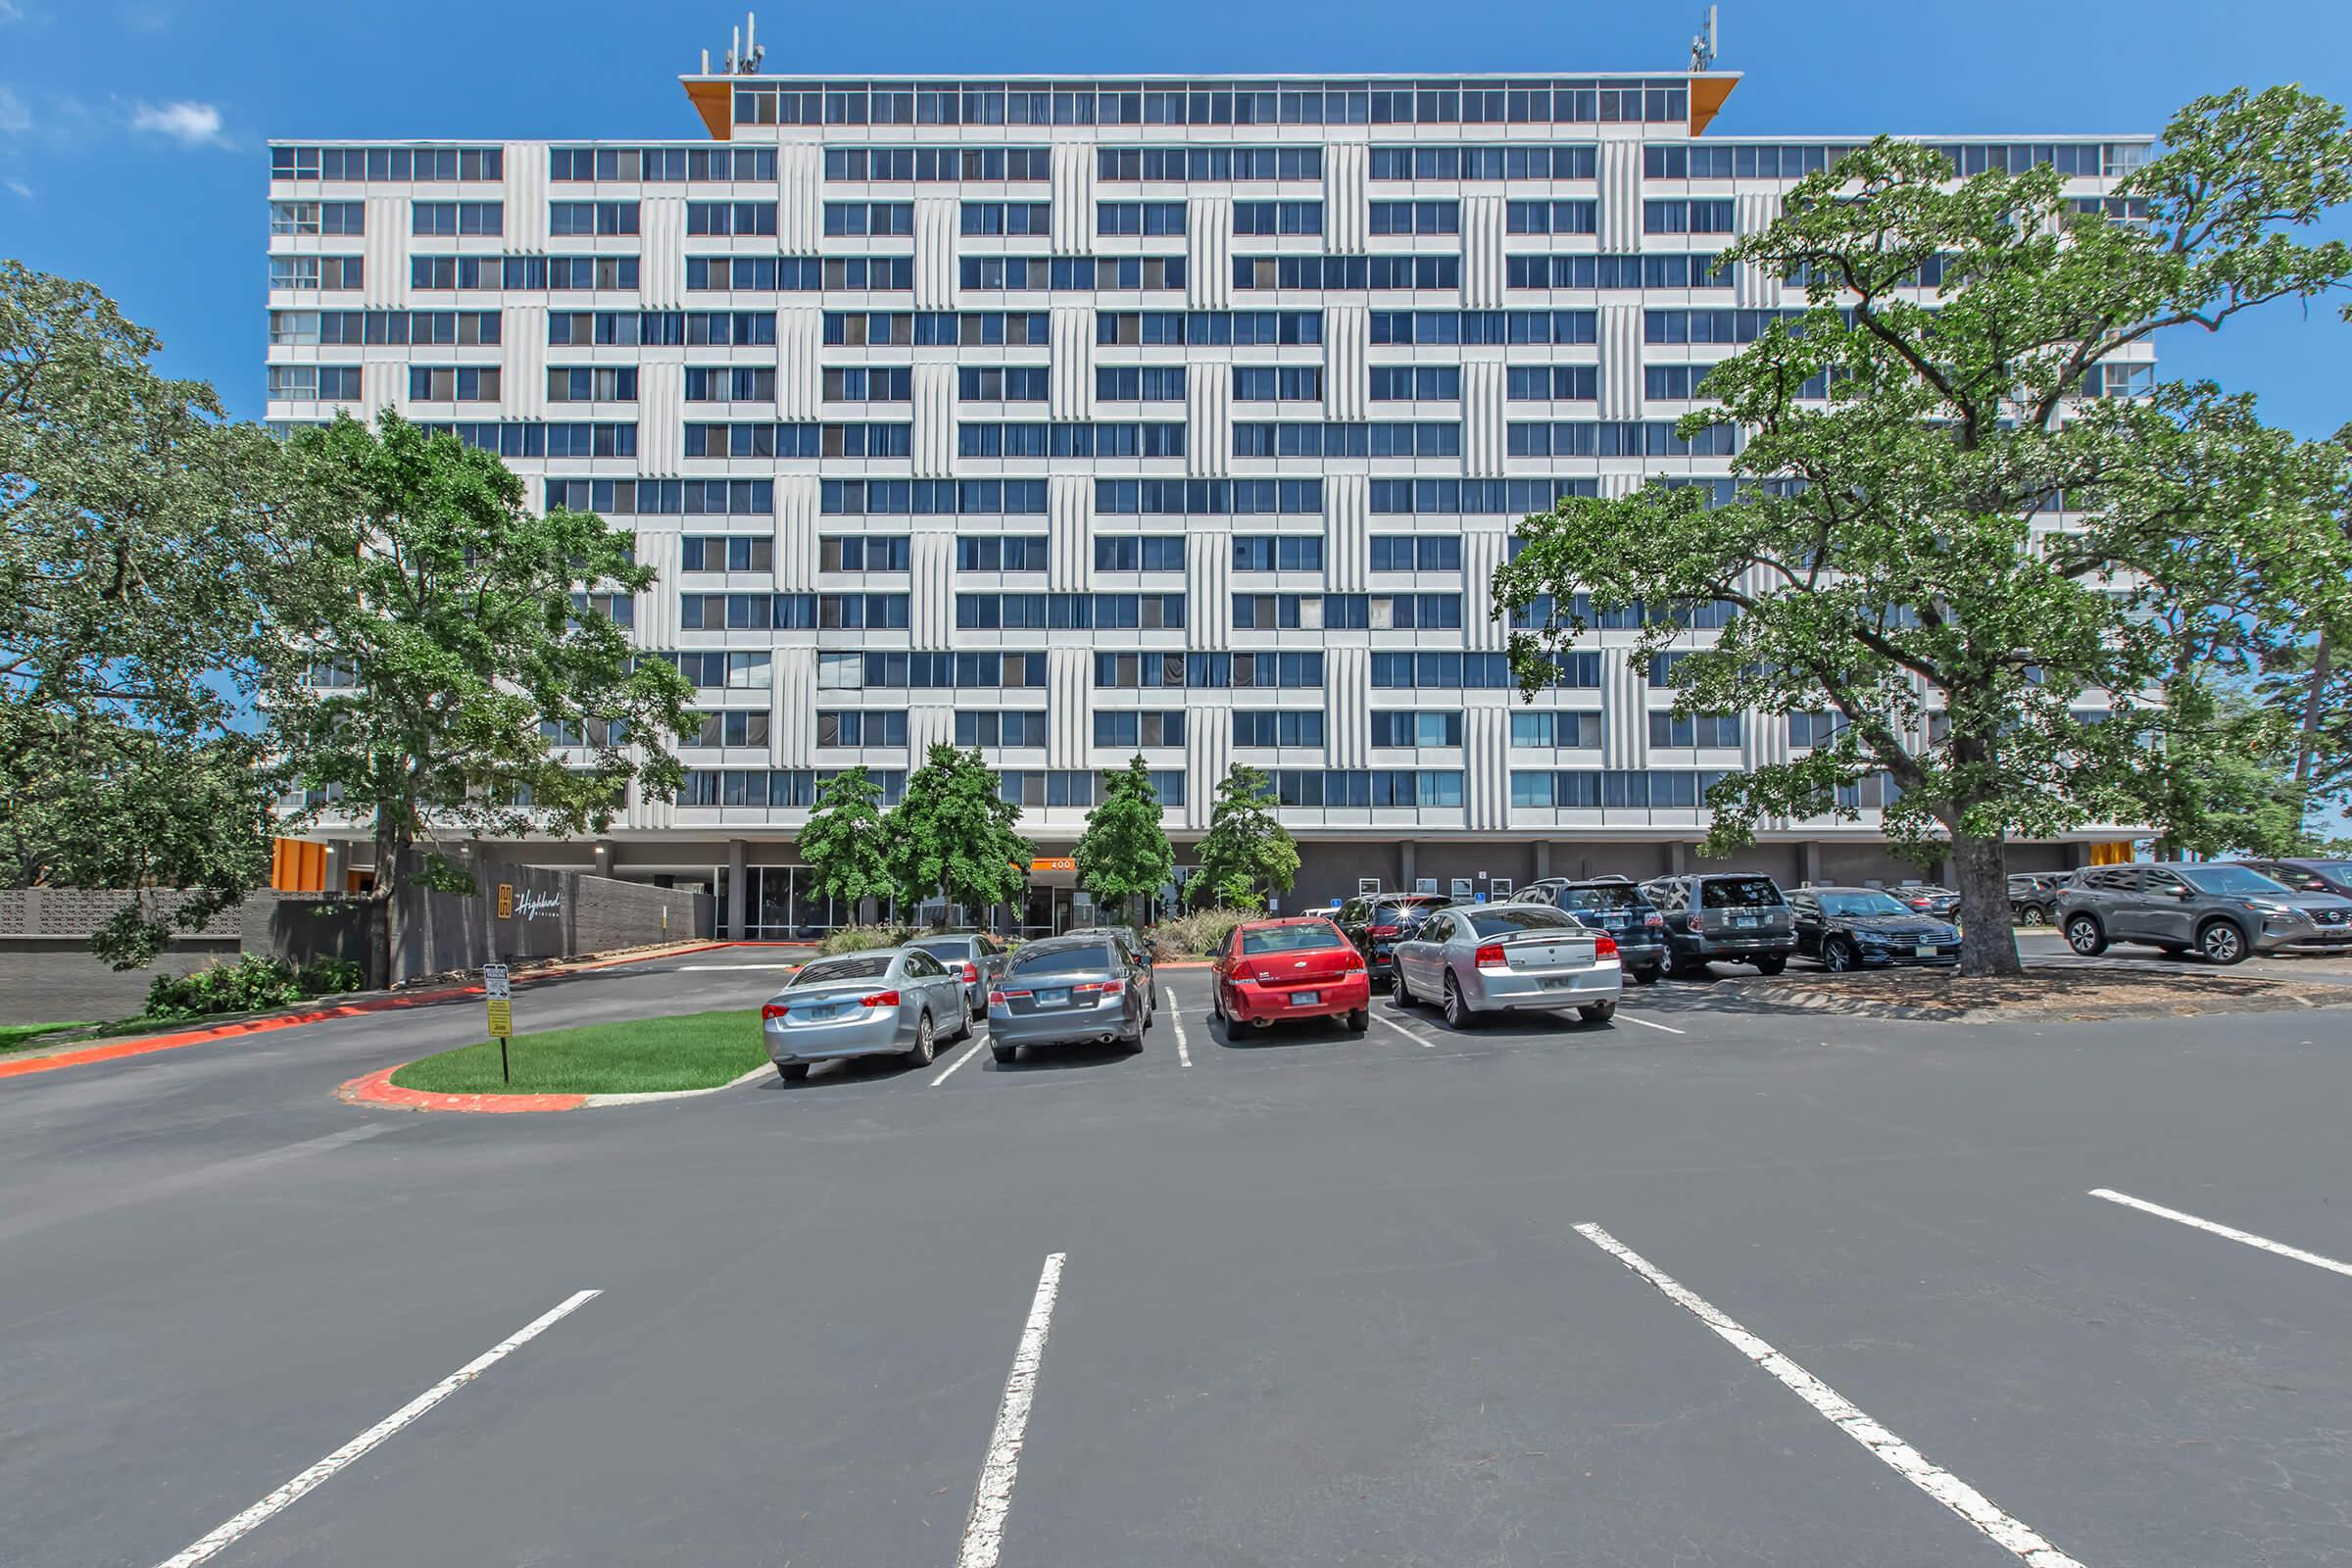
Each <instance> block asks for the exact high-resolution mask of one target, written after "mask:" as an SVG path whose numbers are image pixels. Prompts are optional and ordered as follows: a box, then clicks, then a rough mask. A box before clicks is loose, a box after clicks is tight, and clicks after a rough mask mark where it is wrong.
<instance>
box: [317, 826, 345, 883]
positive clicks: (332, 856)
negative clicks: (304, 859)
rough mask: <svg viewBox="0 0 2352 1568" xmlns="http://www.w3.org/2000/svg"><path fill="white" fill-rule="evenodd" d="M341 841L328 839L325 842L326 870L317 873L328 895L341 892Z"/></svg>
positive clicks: (342, 856) (342, 852)
mask: <svg viewBox="0 0 2352 1568" xmlns="http://www.w3.org/2000/svg"><path fill="white" fill-rule="evenodd" d="M343 858H344V850H343V841H342V840H341V839H328V840H327V841H326V869H325V870H324V871H322V872H320V873H319V877H320V879H321V880H322V881H323V882H324V883H325V885H326V891H327V892H329V893H340V892H342V891H343Z"/></svg>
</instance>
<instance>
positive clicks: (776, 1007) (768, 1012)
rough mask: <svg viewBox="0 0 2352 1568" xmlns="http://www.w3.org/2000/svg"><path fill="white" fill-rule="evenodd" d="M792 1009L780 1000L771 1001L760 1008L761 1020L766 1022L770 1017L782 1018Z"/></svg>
mask: <svg viewBox="0 0 2352 1568" xmlns="http://www.w3.org/2000/svg"><path fill="white" fill-rule="evenodd" d="M791 1010H792V1009H791V1008H789V1007H787V1006H785V1005H783V1004H782V1003H780V1002H771V1003H769V1004H768V1005H766V1006H764V1007H761V1008H760V1022H762V1023H764V1022H766V1021H767V1020H768V1019H770V1018H781V1017H783V1016H784V1015H785V1014H786V1013H787V1012H790V1011H791Z"/></svg>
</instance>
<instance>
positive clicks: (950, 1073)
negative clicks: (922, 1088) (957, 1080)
mask: <svg viewBox="0 0 2352 1568" xmlns="http://www.w3.org/2000/svg"><path fill="white" fill-rule="evenodd" d="M987 1044H988V1030H987V1027H986V1026H985V1025H982V1024H974V1025H972V1043H971V1045H970V1046H969V1047H967V1048H966V1049H965V1051H964V1053H963V1054H962V1055H960V1056H957V1057H956V1059H955V1060H954V1061H951V1062H949V1063H948V1064H947V1066H946V1067H944V1068H942V1069H941V1070H940V1074H939V1076H938V1077H936V1078H934V1079H932V1080H931V1087H932V1088H934V1089H937V1088H938V1087H939V1086H940V1085H941V1084H944V1083H946V1082H947V1081H948V1080H949V1079H950V1078H953V1077H955V1076H956V1068H958V1067H960V1066H962V1065H963V1064H964V1063H965V1062H967V1061H969V1060H971V1059H972V1058H973V1057H974V1056H977V1055H978V1054H980V1048H981V1047H982V1046H985V1045H987Z"/></svg>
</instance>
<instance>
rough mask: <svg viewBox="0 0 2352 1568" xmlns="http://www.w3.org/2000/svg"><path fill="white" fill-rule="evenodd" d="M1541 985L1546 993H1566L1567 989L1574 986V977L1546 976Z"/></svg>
mask: <svg viewBox="0 0 2352 1568" xmlns="http://www.w3.org/2000/svg"><path fill="white" fill-rule="evenodd" d="M1542 983H1543V986H1544V990H1546V991H1566V990H1567V989H1568V988H1569V987H1571V986H1573V985H1575V984H1576V976H1574V975H1572V974H1547V975H1545V976H1544V979H1543V982H1542Z"/></svg>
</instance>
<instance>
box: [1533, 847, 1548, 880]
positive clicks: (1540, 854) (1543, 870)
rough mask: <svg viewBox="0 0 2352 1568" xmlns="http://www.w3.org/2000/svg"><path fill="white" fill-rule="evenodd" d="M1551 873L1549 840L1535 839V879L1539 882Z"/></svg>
mask: <svg viewBox="0 0 2352 1568" xmlns="http://www.w3.org/2000/svg"><path fill="white" fill-rule="evenodd" d="M1549 875H1551V840H1549V839H1538V840H1536V880H1537V881H1539V882H1541V881H1543V880H1544V878H1545V877H1547V876H1549Z"/></svg>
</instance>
